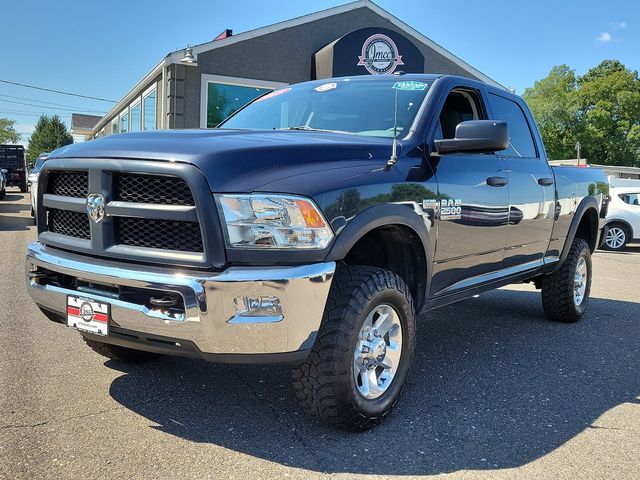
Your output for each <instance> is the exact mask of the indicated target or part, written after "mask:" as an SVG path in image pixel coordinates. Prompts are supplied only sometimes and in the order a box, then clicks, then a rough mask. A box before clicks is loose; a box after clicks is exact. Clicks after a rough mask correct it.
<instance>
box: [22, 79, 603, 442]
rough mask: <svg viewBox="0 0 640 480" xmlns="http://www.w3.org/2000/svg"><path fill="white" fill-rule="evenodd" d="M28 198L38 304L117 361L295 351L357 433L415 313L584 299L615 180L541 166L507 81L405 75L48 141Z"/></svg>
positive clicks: (409, 334)
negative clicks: (534, 299)
mask: <svg viewBox="0 0 640 480" xmlns="http://www.w3.org/2000/svg"><path fill="white" fill-rule="evenodd" d="M34 195H36V196H37V197H36V200H37V204H38V208H37V209H36V211H37V224H38V239H37V241H36V242H34V243H31V244H30V245H29V246H28V253H27V257H26V277H27V289H28V291H29V293H30V295H31V297H32V298H33V300H34V301H35V302H36V303H37V305H38V306H39V307H40V309H41V310H42V312H43V313H44V314H45V315H46V316H47V317H48V318H49V319H51V320H53V321H56V322H60V323H63V324H66V325H68V326H70V327H72V328H74V329H76V330H78V331H79V332H80V333H81V335H82V336H83V337H84V340H85V341H86V343H87V344H88V345H89V346H90V347H91V348H93V349H94V350H95V351H97V352H99V353H101V354H103V355H105V356H107V357H109V358H112V359H115V360H118V361H141V360H144V359H147V358H150V357H151V356H153V355H157V354H170V355H183V356H190V357H198V358H203V359H206V360H210V361H216V362H237V363H273V362H283V363H289V364H291V365H292V369H293V385H294V390H295V395H296V397H297V399H298V400H299V402H300V404H301V405H302V407H303V408H304V409H305V411H307V412H309V413H311V414H313V415H315V416H317V417H319V418H320V419H322V420H323V421H326V422H328V423H330V424H332V425H334V426H336V427H339V428H343V429H347V430H363V429H367V428H370V427H372V426H373V425H375V424H377V423H378V422H380V421H381V420H382V419H384V418H385V417H387V416H388V414H389V413H390V412H391V411H392V409H393V407H394V406H395V405H396V403H397V402H398V399H399V397H400V394H401V392H402V390H403V387H404V385H405V383H406V378H407V375H408V372H409V369H410V366H411V363H412V357H413V353H414V346H415V342H416V317H417V316H418V315H421V314H425V313H426V312H429V311H432V310H434V309H436V308H437V307H440V306H443V305H447V304H450V303H452V302H456V301H458V300H462V299H465V298H468V297H470V296H472V295H476V294H479V293H482V292H484V291H487V290H490V289H495V288H498V287H500V286H503V285H506V284H510V283H519V282H532V283H533V284H534V285H535V286H536V287H538V288H539V289H540V290H541V292H542V303H543V306H544V312H545V314H546V316H547V317H548V318H549V319H550V320H553V321H558V322H575V321H577V320H579V319H580V318H581V317H582V316H583V314H584V313H585V310H586V308H587V304H588V301H589V292H590V286H591V278H592V268H591V254H592V252H593V251H594V250H595V249H596V248H597V247H598V246H599V245H600V243H601V239H602V237H603V229H604V227H603V225H604V223H603V219H604V217H605V214H606V208H607V198H608V184H607V179H606V177H605V175H604V173H603V172H601V171H600V170H596V169H591V168H574V167H550V166H549V164H548V162H547V157H546V154H545V150H544V146H543V143H542V140H541V138H540V134H539V133H538V130H537V128H536V125H535V123H534V121H533V118H532V117H531V114H530V112H529V110H528V108H527V106H526V104H525V103H524V102H523V101H522V100H521V99H520V98H519V97H517V96H515V95H512V94H510V93H509V92H507V91H505V90H502V89H499V88H495V87H493V86H489V85H487V84H484V83H480V82H477V81H474V80H470V79H467V78H460V77H455V76H437V75H414V74H405V75H375V76H366V77H365V76H359V77H352V78H336V79H330V80H321V81H314V82H308V83H303V84H299V85H292V86H290V87H286V88H282V89H279V90H276V91H272V92H270V93H267V94H266V95H263V96H262V97H259V98H258V99H256V100H255V101H253V102H252V103H250V104H249V105H247V106H245V107H244V108H242V109H240V110H239V111H237V112H236V113H234V114H233V115H232V116H231V117H229V118H228V119H227V120H225V121H224V122H223V123H222V124H221V125H219V127H218V128H217V129H213V130H173V131H156V132H142V133H128V134H123V135H113V136H109V137H105V138H102V139H100V140H96V141H91V142H85V143H81V144H77V145H71V146H67V147H63V148H61V149H59V150H56V151H54V152H53V153H51V155H50V156H49V158H48V160H47V162H45V164H44V165H43V167H42V170H41V172H40V177H39V182H38V186H37V192H34ZM515 308H517V306H514V309H515ZM429 315H437V312H433V313H429ZM452 341H454V342H455V339H452ZM61 354H63V352H61Z"/></svg>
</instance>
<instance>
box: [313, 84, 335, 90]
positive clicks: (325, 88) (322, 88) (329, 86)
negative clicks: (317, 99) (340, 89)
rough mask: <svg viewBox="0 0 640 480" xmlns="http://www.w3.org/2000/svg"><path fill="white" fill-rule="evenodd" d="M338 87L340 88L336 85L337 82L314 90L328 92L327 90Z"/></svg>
mask: <svg viewBox="0 0 640 480" xmlns="http://www.w3.org/2000/svg"><path fill="white" fill-rule="evenodd" d="M337 86H338V84H337V83H335V82H331V83H324V84H322V85H320V86H319V87H316V88H314V90H315V91H316V92H326V91H327V90H333V89H334V88H336V87H337Z"/></svg>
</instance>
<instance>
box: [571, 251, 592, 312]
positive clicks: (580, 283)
mask: <svg viewBox="0 0 640 480" xmlns="http://www.w3.org/2000/svg"><path fill="white" fill-rule="evenodd" d="M587 274H588V270H587V261H586V260H585V258H584V257H580V259H579V260H578V265H577V266H576V274H575V277H574V279H573V301H574V302H575V304H576V307H579V306H580V305H581V304H582V301H583V300H584V294H585V291H586V290H587Z"/></svg>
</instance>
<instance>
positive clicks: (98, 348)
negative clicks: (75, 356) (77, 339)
mask: <svg viewBox="0 0 640 480" xmlns="http://www.w3.org/2000/svg"><path fill="white" fill-rule="evenodd" d="M82 338H83V339H84V342H85V343H86V344H87V345H89V347H90V348H91V349H92V350H93V351H94V352H96V353H99V354H100V355H102V356H103V357H107V358H109V359H111V360H115V361H116V362H122V363H141V362H147V361H149V360H153V359H155V358H157V357H158V356H159V354H158V353H152V352H145V351H143V350H134V349H133V348H126V347H120V346H118V345H111V344H109V343H103V342H98V341H96V340H91V339H89V338H86V337H84V336H83V337H82Z"/></svg>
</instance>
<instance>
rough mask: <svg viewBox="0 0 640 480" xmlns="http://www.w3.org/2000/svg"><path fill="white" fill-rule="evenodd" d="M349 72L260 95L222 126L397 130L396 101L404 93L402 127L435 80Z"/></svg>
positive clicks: (371, 131) (380, 132) (400, 107)
mask: <svg viewBox="0 0 640 480" xmlns="http://www.w3.org/2000/svg"><path fill="white" fill-rule="evenodd" d="M399 80H401V79H400V78H398V77H389V78H388V79H384V80H383V79H376V80H371V79H369V78H368V79H352V78H345V79H340V80H334V81H330V82H327V83H319V82H313V83H303V84H300V85H295V86H292V87H286V88H281V89H279V90H275V91H273V92H271V93H268V94H267V95H265V96H263V97H260V98H258V99H257V100H255V101H254V102H253V103H251V104H249V105H247V106H246V107H245V108H243V109H242V110H240V111H238V112H237V113H236V114H235V115H233V116H232V117H230V118H229V119H227V120H226V121H224V122H222V124H220V125H219V126H218V127H219V128H240V129H261V130H287V129H292V130H322V131H338V132H344V133H352V134H356V135H368V136H375V137H388V138H391V137H393V136H394V128H393V127H394V103H395V96H396V93H397V95H398V111H397V123H396V126H397V133H398V134H401V133H402V132H403V131H404V130H405V129H406V128H407V127H409V126H410V125H411V123H412V122H413V119H414V118H415V116H416V113H417V112H418V109H419V108H420V104H421V103H422V100H424V97H425V95H426V93H427V90H428V87H429V86H430V83H429V82H414V81H399Z"/></svg>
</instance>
